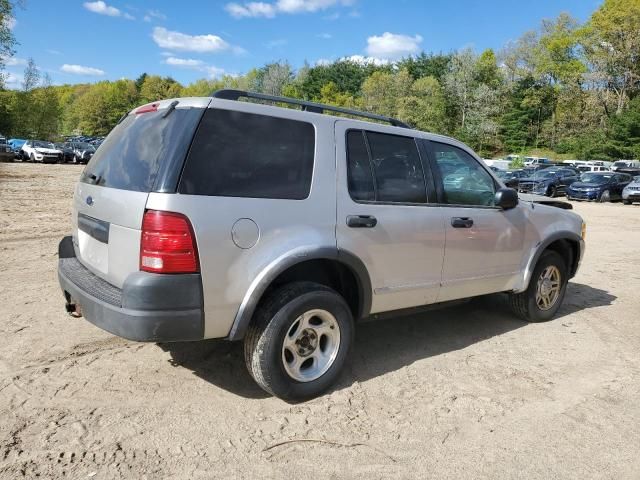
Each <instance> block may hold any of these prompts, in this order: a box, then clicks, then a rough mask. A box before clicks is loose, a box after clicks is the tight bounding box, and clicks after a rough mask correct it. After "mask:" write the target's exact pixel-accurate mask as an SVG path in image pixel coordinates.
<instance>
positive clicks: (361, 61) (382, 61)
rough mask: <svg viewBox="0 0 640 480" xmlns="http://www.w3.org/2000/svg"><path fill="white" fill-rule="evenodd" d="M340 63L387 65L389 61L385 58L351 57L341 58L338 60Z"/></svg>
mask: <svg viewBox="0 0 640 480" xmlns="http://www.w3.org/2000/svg"><path fill="white" fill-rule="evenodd" d="M340 61H342V62H354V63H358V64H360V65H376V66H382V65H389V63H390V62H389V60H387V59H386V58H378V57H365V56H364V55H351V56H349V57H342V58H341V59H340Z"/></svg>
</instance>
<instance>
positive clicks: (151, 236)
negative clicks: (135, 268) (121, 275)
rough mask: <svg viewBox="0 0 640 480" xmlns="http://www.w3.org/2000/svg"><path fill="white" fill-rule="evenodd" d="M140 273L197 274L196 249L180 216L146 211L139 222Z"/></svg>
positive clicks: (191, 233)
mask: <svg viewBox="0 0 640 480" xmlns="http://www.w3.org/2000/svg"><path fill="white" fill-rule="evenodd" d="M140 270H142V271H144V272H153V273H195V272H198V271H199V270H200V269H199V266H198V249H197V247H196V239H195V236H194V234H193V228H191V223H189V219H188V218H187V217H185V216H184V215H182V214H180V213H174V212H161V211H157V210H147V211H146V212H145V214H144V218H143V219H142V237H141V240H140Z"/></svg>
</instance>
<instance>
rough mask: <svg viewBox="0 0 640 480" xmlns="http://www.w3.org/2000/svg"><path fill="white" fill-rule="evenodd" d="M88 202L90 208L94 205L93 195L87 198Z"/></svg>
mask: <svg viewBox="0 0 640 480" xmlns="http://www.w3.org/2000/svg"><path fill="white" fill-rule="evenodd" d="M86 202H87V205H89V206H91V205H93V197H92V196H91V195H89V196H88V197H87V200H86Z"/></svg>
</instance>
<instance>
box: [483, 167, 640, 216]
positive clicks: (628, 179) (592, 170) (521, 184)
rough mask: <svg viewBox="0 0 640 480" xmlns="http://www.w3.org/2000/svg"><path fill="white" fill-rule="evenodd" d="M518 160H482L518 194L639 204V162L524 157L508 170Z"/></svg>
mask: <svg viewBox="0 0 640 480" xmlns="http://www.w3.org/2000/svg"><path fill="white" fill-rule="evenodd" d="M518 158H521V157H519V156H517V155H509V156H508V157H506V158H505V159H499V160H486V159H485V160H484V161H485V163H486V164H487V165H488V166H489V168H491V169H492V170H493V171H494V172H495V174H496V176H497V177H499V178H500V179H501V180H502V182H503V183H504V184H505V185H506V186H507V187H510V188H513V189H515V190H517V191H518V192H519V193H529V194H536V195H544V196H546V197H552V198H553V197H559V196H566V197H567V199H568V200H587V201H595V202H603V203H604V202H613V201H622V203H623V204H624V205H631V204H632V203H634V202H640V161H638V160H619V161H616V162H606V161H598V160H594V161H583V160H564V161H563V162H561V163H559V162H552V161H550V160H548V159H546V158H538V157H524V158H523V162H524V168H518V169H511V168H509V165H511V164H512V162H513V161H514V160H516V159H518Z"/></svg>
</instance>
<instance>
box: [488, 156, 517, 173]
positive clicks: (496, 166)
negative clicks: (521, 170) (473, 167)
mask: <svg viewBox="0 0 640 480" xmlns="http://www.w3.org/2000/svg"><path fill="white" fill-rule="evenodd" d="M483 160H484V163H486V164H487V166H488V167H489V168H491V170H493V171H494V172H497V171H500V170H509V164H510V163H511V162H510V161H509V160H502V159H494V160H489V159H483Z"/></svg>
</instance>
